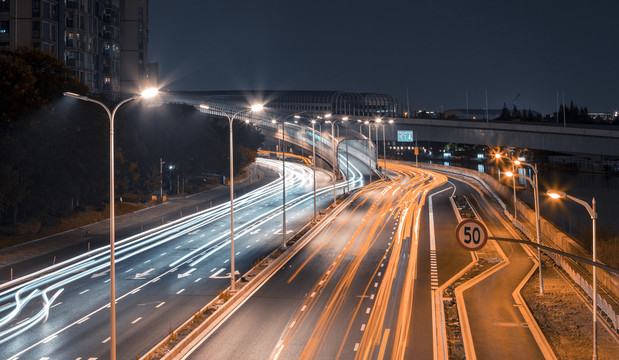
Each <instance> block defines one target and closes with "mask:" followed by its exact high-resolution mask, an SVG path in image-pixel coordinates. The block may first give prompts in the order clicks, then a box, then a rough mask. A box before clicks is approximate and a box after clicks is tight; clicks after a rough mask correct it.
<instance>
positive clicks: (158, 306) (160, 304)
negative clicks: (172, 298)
mask: <svg viewBox="0 0 619 360" xmlns="http://www.w3.org/2000/svg"><path fill="white" fill-rule="evenodd" d="M163 304H165V301H162V302H160V303H159V305H157V306H155V307H156V308H157V309H159V308H160V307H162V306H163Z"/></svg>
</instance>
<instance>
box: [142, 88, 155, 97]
mask: <svg viewBox="0 0 619 360" xmlns="http://www.w3.org/2000/svg"><path fill="white" fill-rule="evenodd" d="M158 93H159V89H157V88H150V89H146V90H144V91H142V97H143V98H145V99H148V98H151V97H153V96H155V95H157V94H158Z"/></svg>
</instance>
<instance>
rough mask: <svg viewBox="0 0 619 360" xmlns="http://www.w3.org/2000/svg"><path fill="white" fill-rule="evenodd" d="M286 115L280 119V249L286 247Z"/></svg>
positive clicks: (275, 122) (274, 122) (275, 121)
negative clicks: (281, 242)
mask: <svg viewBox="0 0 619 360" xmlns="http://www.w3.org/2000/svg"><path fill="white" fill-rule="evenodd" d="M287 118H288V117H286V118H284V119H283V120H282V149H281V150H282V175H283V180H282V194H283V198H282V216H283V221H284V224H283V227H282V241H283V244H282V249H284V250H285V249H286V126H285V125H286V119H287ZM271 122H272V123H273V124H277V120H275V119H273V120H271ZM276 126H277V125H276Z"/></svg>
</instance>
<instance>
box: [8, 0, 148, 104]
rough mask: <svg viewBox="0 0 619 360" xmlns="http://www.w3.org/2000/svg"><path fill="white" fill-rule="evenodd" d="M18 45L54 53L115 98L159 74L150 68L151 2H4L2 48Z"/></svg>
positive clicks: (96, 88)
mask: <svg viewBox="0 0 619 360" xmlns="http://www.w3.org/2000/svg"><path fill="white" fill-rule="evenodd" d="M19 46H26V47H33V48H37V49H41V50H43V51H48V52H50V53H51V54H52V55H53V56H55V57H56V58H57V59H58V60H61V61H64V63H65V64H66V66H67V67H68V68H69V69H71V70H72V71H73V73H74V76H75V77H76V78H78V79H79V80H80V81H81V82H82V83H84V84H86V85H87V86H88V87H89V88H90V90H91V91H92V92H94V93H100V94H102V95H104V96H106V97H108V98H111V99H115V100H116V99H119V98H120V97H121V96H123V95H126V94H132V93H135V92H136V91H138V90H139V89H140V88H142V87H143V86H142V84H141V82H142V80H143V79H145V78H147V77H149V78H156V75H154V76H152V75H150V73H149V72H148V70H149V69H151V68H153V67H151V66H147V65H148V0H0V49H2V50H14V49H16V48H17V47H19ZM154 68H156V67H154ZM147 75H149V76H147ZM151 86H152V85H151Z"/></svg>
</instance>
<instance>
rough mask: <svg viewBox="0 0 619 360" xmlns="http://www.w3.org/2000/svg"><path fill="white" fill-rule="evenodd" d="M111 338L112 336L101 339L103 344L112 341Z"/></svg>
mask: <svg viewBox="0 0 619 360" xmlns="http://www.w3.org/2000/svg"><path fill="white" fill-rule="evenodd" d="M110 339H111V338H109V337H108V338H107V339H105V340H103V341H101V344H105V343H106V342H108V341H110Z"/></svg>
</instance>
